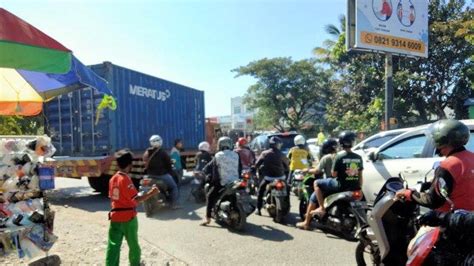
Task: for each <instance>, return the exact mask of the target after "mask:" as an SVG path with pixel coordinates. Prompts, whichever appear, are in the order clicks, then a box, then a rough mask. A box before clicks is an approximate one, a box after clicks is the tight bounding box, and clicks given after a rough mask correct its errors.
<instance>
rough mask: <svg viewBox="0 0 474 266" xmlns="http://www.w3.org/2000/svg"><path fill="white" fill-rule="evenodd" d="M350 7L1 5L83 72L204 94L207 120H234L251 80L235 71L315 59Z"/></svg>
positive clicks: (315, 2)
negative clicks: (233, 105) (234, 101)
mask: <svg viewBox="0 0 474 266" xmlns="http://www.w3.org/2000/svg"><path fill="white" fill-rule="evenodd" d="M345 2H346V0H312V1H303V0H240V1H234V0H200V1H198V0H187V1H185V0H170V1H158V0H155V1H151V0H135V1H132V0H127V1H125V0H118V1H111V0H95V1H92V0H74V1H72V0H55V1H40V0H30V1H26V0H25V1H23V0H0V6H1V7H3V8H5V9H7V10H9V11H10V12H12V13H14V14H15V15H17V16H19V17H21V18H23V19H24V20H26V21H28V22H29V23H31V24H33V25H35V26H36V27H38V28H39V29H41V30H42V31H44V32H45V33H47V34H48V35H50V36H52V37H53V38H55V39H56V40H58V41H59V42H61V43H63V44H64V45H65V46H66V47H68V48H70V49H71V50H73V51H74V54H75V55H76V56H77V57H78V58H79V59H80V60H81V61H83V63H85V64H96V63H101V62H103V61H111V62H112V63H114V64H118V65H121V66H124V67H127V68H131V69H134V70H138V71H141V72H144V73H147V74H151V75H154V76H158V77H160V78H164V79H167V80H171V81H174V82H177V83H181V84H184V85H187V86H190V87H193V88H196V89H199V90H203V91H204V92H205V100H206V116H216V115H226V114H230V98H231V97H235V96H241V95H243V94H244V93H245V91H246V90H247V88H248V87H249V85H251V84H252V82H253V80H252V79H251V78H247V77H240V78H234V76H235V74H234V73H232V72H231V70H232V69H234V68H236V67H238V66H241V65H246V64H247V63H249V62H251V61H253V60H258V59H260V58H264V57H268V58H271V57H279V56H291V57H293V58H294V59H302V58H308V57H311V56H312V54H311V49H312V48H313V47H315V46H319V45H321V44H322V42H323V40H325V39H327V38H328V37H329V36H328V35H327V34H326V33H325V32H324V26H325V25H326V24H330V23H333V24H337V23H338V19H337V18H338V16H339V15H340V14H343V13H345V12H346V11H345Z"/></svg>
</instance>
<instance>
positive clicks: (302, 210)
mask: <svg viewBox="0 0 474 266" xmlns="http://www.w3.org/2000/svg"><path fill="white" fill-rule="evenodd" d="M307 209H308V201H307V200H306V199H305V198H302V199H300V207H299V214H300V218H301V220H302V221H304V219H305V217H306V210H307Z"/></svg>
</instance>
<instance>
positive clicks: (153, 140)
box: [150, 135, 163, 148]
mask: <svg viewBox="0 0 474 266" xmlns="http://www.w3.org/2000/svg"><path fill="white" fill-rule="evenodd" d="M150 145H151V146H152V147H154V148H160V147H161V146H162V145H163V139H162V138H161V137H160V136H159V135H153V136H151V137H150Z"/></svg>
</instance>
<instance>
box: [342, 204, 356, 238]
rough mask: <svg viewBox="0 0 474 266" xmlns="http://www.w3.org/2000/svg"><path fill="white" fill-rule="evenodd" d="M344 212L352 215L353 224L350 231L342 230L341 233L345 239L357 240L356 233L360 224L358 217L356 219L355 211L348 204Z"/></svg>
mask: <svg viewBox="0 0 474 266" xmlns="http://www.w3.org/2000/svg"><path fill="white" fill-rule="evenodd" d="M345 213H348V214H350V215H351V216H352V217H354V220H355V221H354V222H355V225H354V226H353V227H352V230H350V232H349V231H343V232H342V234H343V236H344V238H345V239H346V240H349V241H357V235H356V234H357V232H358V231H359V229H360V226H361V224H360V222H359V219H357V213H356V212H355V211H354V210H353V209H352V208H351V207H349V206H347V207H346V210H345Z"/></svg>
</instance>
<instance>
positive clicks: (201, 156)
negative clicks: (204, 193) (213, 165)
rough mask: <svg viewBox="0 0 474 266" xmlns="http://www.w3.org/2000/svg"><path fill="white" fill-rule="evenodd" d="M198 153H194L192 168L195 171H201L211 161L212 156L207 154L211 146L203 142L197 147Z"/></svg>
mask: <svg viewBox="0 0 474 266" xmlns="http://www.w3.org/2000/svg"><path fill="white" fill-rule="evenodd" d="M198 150H199V151H198V153H196V157H195V160H194V161H195V162H196V167H195V168H194V170H195V171H202V169H204V166H206V165H207V164H208V163H209V162H210V161H211V160H212V155H211V154H210V153H209V152H210V150H211V146H210V145H209V143H208V142H207V141H203V142H201V143H199V145H198Z"/></svg>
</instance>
